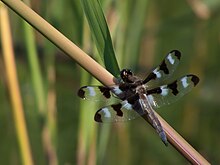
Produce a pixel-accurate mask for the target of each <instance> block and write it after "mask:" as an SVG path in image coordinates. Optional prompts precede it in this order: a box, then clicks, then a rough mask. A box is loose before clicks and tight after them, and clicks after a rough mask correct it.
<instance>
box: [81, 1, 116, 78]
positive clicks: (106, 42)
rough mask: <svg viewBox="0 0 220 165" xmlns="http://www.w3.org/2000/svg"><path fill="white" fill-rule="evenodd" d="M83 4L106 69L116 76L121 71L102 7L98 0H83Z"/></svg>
mask: <svg viewBox="0 0 220 165" xmlns="http://www.w3.org/2000/svg"><path fill="white" fill-rule="evenodd" d="M82 6H83V9H84V12H85V14H86V18H87V20H88V23H89V27H90V29H91V32H92V35H93V38H94V41H95V44H96V47H97V50H98V53H99V55H100V56H101V58H102V60H103V61H104V64H105V67H106V69H107V70H108V71H109V72H111V73H112V74H113V75H114V76H117V75H118V73H119V66H118V63H117V61H116V57H115V53H114V49H113V45H112V40H111V36H110V32H109V29H108V26H107V23H106V20H105V17H104V14H103V11H102V8H101V5H100V3H99V1H97V0H82Z"/></svg>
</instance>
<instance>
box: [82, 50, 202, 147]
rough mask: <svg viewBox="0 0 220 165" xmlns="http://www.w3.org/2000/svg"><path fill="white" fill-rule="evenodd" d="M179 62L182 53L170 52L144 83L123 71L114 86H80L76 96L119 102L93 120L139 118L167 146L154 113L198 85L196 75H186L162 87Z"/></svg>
mask: <svg viewBox="0 0 220 165" xmlns="http://www.w3.org/2000/svg"><path fill="white" fill-rule="evenodd" d="M180 59H181V52H180V51H178V50H172V51H170V52H169V53H168V54H167V55H166V57H165V58H164V59H163V60H162V62H161V63H160V64H159V65H158V66H157V67H155V68H154V69H152V70H151V72H150V73H149V74H148V75H147V77H146V78H145V79H141V78H139V77H138V76H135V75H134V74H133V73H132V71H131V70H130V69H123V70H122V71H121V72H120V79H121V81H119V83H117V84H116V85H111V86H101V85H98V86H83V87H81V88H80V89H79V91H78V96H79V97H80V98H82V99H88V100H110V99H112V98H118V99H119V100H120V101H118V102H116V103H114V104H110V105H107V106H104V107H102V108H100V109H99V110H98V111H97V112H96V113H95V115H94V120H95V121H96V122H100V123H102V122H120V121H129V120H132V119H135V118H137V117H140V116H142V117H143V118H145V119H147V120H148V121H149V122H150V123H151V125H152V126H153V127H154V129H155V130H156V132H157V133H158V135H159V137H160V138H161V140H162V142H163V143H164V144H165V145H166V146H167V145H168V141H167V137H166V134H165V131H164V129H163V127H162V124H161V122H160V121H159V119H158V117H157V116H156V114H155V111H154V110H155V109H158V108H160V107H162V106H166V105H169V104H171V103H174V102H176V101H177V100H178V99H180V98H181V97H182V96H184V95H185V94H187V93H188V92H190V91H191V90H192V89H193V88H194V87H195V86H196V85H197V84H198V83H199V78H198V77H197V76H196V75H193V74H187V75H185V76H182V77H180V78H179V79H177V80H175V81H173V82H171V83H167V84H166V83H165V84H163V83H164V82H165V81H166V80H169V79H170V78H171V76H172V75H173V73H174V71H175V70H176V68H177V66H178V65H179V62H180Z"/></svg>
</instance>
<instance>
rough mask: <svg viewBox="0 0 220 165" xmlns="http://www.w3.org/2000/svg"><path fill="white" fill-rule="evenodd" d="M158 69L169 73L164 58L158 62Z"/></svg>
mask: <svg viewBox="0 0 220 165" xmlns="http://www.w3.org/2000/svg"><path fill="white" fill-rule="evenodd" d="M160 70H162V71H163V72H164V73H165V74H169V70H168V68H167V64H166V63H165V60H163V61H162V63H161V64H160Z"/></svg>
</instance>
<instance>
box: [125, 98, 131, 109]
mask: <svg viewBox="0 0 220 165" xmlns="http://www.w3.org/2000/svg"><path fill="white" fill-rule="evenodd" d="M123 102H124V105H123V107H124V108H125V109H128V110H132V105H131V104H130V103H128V101H127V100H125V101H123Z"/></svg>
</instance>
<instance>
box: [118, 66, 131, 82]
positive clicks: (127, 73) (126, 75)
mask: <svg viewBox="0 0 220 165" xmlns="http://www.w3.org/2000/svg"><path fill="white" fill-rule="evenodd" d="M120 76H121V79H122V80H123V81H124V82H127V83H133V81H131V77H132V76H133V73H132V71H131V70H130V69H123V70H122V71H121V74H120Z"/></svg>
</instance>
